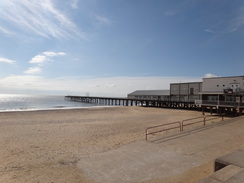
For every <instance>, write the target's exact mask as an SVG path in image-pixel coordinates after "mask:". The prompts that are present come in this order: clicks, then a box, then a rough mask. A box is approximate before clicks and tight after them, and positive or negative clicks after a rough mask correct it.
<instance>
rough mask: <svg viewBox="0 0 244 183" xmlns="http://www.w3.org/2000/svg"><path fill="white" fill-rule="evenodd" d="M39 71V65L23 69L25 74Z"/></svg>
mask: <svg viewBox="0 0 244 183" xmlns="http://www.w3.org/2000/svg"><path fill="white" fill-rule="evenodd" d="M40 72H41V68H40V67H30V68H29V69H28V70H26V71H24V73H25V74H39V73H40Z"/></svg>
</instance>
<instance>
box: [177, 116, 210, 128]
mask: <svg viewBox="0 0 244 183" xmlns="http://www.w3.org/2000/svg"><path fill="white" fill-rule="evenodd" d="M197 119H203V120H200V121H195V122H191V123H187V124H184V122H188V121H192V120H197ZM201 122H203V124H204V125H205V117H204V116H201V117H196V118H190V119H185V120H183V121H182V127H181V129H182V131H183V130H184V126H189V125H193V124H196V123H201Z"/></svg>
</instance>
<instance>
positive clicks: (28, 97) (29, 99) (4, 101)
mask: <svg viewBox="0 0 244 183" xmlns="http://www.w3.org/2000/svg"><path fill="white" fill-rule="evenodd" d="M95 106H99V105H97V104H88V103H82V102H74V101H69V100H67V99H65V96H62V95H42V94H0V112H5V111H29V110H49V109H69V108H84V107H95Z"/></svg>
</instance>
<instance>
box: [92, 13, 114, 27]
mask: <svg viewBox="0 0 244 183" xmlns="http://www.w3.org/2000/svg"><path fill="white" fill-rule="evenodd" d="M95 19H96V21H97V22H98V23H99V24H103V25H111V24H112V22H111V21H110V20H109V19H108V18H106V17H103V16H98V15H95Z"/></svg>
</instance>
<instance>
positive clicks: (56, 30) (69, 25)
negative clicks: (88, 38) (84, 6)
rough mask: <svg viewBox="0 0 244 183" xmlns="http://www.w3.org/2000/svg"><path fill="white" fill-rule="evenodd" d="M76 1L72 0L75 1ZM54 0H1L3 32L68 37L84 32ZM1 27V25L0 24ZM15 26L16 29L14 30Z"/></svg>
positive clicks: (82, 36)
mask: <svg viewBox="0 0 244 183" xmlns="http://www.w3.org/2000/svg"><path fill="white" fill-rule="evenodd" d="M75 2H76V1H74V3H75ZM55 3H60V2H59V1H54V0H42V1H39V0H21V1H20V0H11V1H10V0H1V3H0V25H1V24H3V25H4V26H5V28H4V29H3V28H0V31H2V32H3V33H6V34H7V33H10V32H15V33H16V34H17V33H18V30H21V31H24V32H27V33H28V32H30V31H31V32H33V33H35V34H38V35H40V36H42V37H46V38H51V37H54V38H59V39H63V38H65V39H69V38H71V37H74V36H76V37H77V36H78V37H81V38H84V39H85V36H84V34H83V33H82V32H81V31H80V30H79V28H78V27H77V26H76V25H75V23H74V22H72V21H71V20H70V18H69V17H67V15H65V14H64V13H63V12H62V11H60V10H59V9H57V7H56V4H55ZM0 27H2V26H0ZM16 28H17V30H16Z"/></svg>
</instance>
